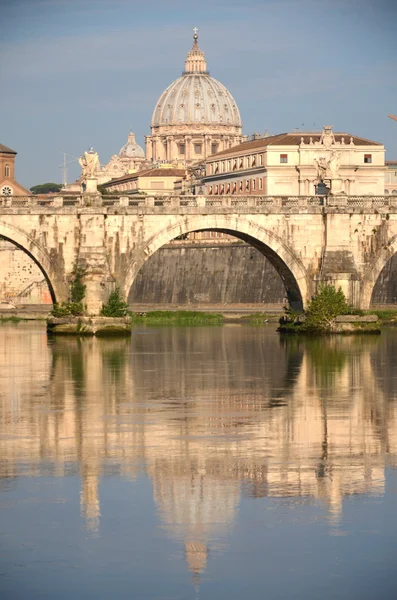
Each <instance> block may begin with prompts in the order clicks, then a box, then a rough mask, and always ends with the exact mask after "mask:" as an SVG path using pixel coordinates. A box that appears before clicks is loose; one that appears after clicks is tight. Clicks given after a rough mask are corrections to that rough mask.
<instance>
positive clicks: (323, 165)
mask: <svg viewBox="0 0 397 600" xmlns="http://www.w3.org/2000/svg"><path fill="white" fill-rule="evenodd" d="M314 162H315V163H316V165H317V178H318V181H324V179H326V177H327V171H328V161H327V159H326V158H325V157H324V156H320V158H315V159H314Z"/></svg>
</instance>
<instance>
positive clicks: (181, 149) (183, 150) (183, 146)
mask: <svg viewBox="0 0 397 600" xmlns="http://www.w3.org/2000/svg"><path fill="white" fill-rule="evenodd" d="M218 146H219V145H218V144H211V154H216V153H217V152H218ZM193 150H194V153H195V154H198V155H201V153H202V152H203V145H202V144H193ZM185 154H186V144H179V155H180V156H185Z"/></svg>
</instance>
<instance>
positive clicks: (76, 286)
mask: <svg viewBox="0 0 397 600" xmlns="http://www.w3.org/2000/svg"><path fill="white" fill-rule="evenodd" d="M85 273H86V269H84V268H83V267H79V266H77V265H76V266H75V267H74V269H73V279H72V282H71V285H70V300H71V301H72V302H73V303H79V302H81V301H82V300H83V299H84V297H85V290H86V288H87V286H86V285H85V284H84V283H83V277H84V275H85Z"/></svg>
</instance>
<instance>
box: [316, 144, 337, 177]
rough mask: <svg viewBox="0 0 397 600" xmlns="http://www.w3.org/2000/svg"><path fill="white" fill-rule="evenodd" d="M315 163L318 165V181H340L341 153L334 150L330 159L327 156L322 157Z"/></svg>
mask: <svg viewBox="0 0 397 600" xmlns="http://www.w3.org/2000/svg"><path fill="white" fill-rule="evenodd" d="M314 162H315V164H316V165H317V178H318V181H324V180H325V179H330V180H333V179H339V169H340V152H337V151H336V150H332V152H331V154H330V155H329V158H328V159H327V158H326V157H325V156H320V157H319V158H315V159H314Z"/></svg>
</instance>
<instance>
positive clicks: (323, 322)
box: [304, 284, 351, 331]
mask: <svg viewBox="0 0 397 600" xmlns="http://www.w3.org/2000/svg"><path fill="white" fill-rule="evenodd" d="M350 310H351V309H350V307H349V306H348V304H347V302H346V298H345V295H344V293H343V292H342V289H341V288H339V289H338V290H336V289H335V287H334V286H333V285H327V284H321V285H320V286H319V288H318V292H317V295H316V296H314V297H313V298H312V300H311V302H310V303H309V305H308V307H307V311H306V319H305V322H304V329H305V330H306V331H327V330H329V329H330V327H331V324H332V320H333V319H334V318H335V317H337V316H338V315H346V314H349V312H350Z"/></svg>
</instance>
